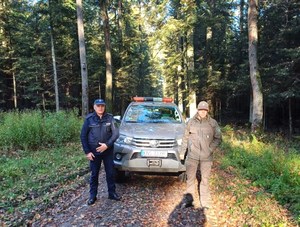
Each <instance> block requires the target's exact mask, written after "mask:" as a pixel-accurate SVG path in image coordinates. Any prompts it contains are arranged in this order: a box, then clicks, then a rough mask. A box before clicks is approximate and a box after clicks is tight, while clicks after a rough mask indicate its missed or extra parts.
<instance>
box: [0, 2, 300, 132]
mask: <svg viewBox="0 0 300 227" xmlns="http://www.w3.org/2000/svg"><path fill="white" fill-rule="evenodd" d="M299 37H300V3H299V1H297V0H272V1H271V0H270V1H268V0H266V1H257V0H249V1H245V0H230V1H229V0H195V1H191V0H171V1H166V0H155V1H154V0H138V1H136V0H132V1H128V0H125V1H121V0H111V1H104V0H99V1H93V0H85V1H83V2H81V0H77V1H76V2H75V1H71V0H63V1H62V0H48V1H45V0H14V1H10V0H1V3H0V41H1V44H0V45H1V48H0V75H1V76H0V108H1V110H2V111H11V110H15V109H16V110H24V109H40V110H49V111H55V110H56V111H58V110H60V109H72V108H78V112H79V115H80V114H82V115H85V114H86V113H87V112H89V111H91V106H92V102H93V100H94V99H95V98H98V97H101V98H104V99H106V101H107V103H108V106H107V107H108V110H109V111H110V112H112V113H113V114H122V113H123V112H124V110H125V108H126V106H127V105H128V103H129V102H130V100H131V98H132V97H133V96H154V97H161V96H166V97H172V98H173V99H174V100H175V103H176V104H178V105H179V106H180V107H181V108H182V111H183V113H184V114H185V115H186V116H187V117H190V116H189V115H190V109H192V108H193V105H194V106H195V104H196V103H198V102H199V101H201V100H207V101H209V103H210V105H211V106H212V111H211V112H212V115H213V116H214V117H215V118H216V119H217V120H218V121H219V122H220V123H221V124H222V123H233V124H235V125H247V124H249V123H251V124H252V126H253V124H257V125H258V126H260V127H263V128H264V129H265V130H268V131H274V132H280V133H288V134H289V135H294V134H299V133H300V105H299V104H300V38H299Z"/></svg>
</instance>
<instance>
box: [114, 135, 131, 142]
mask: <svg viewBox="0 0 300 227" xmlns="http://www.w3.org/2000/svg"><path fill="white" fill-rule="evenodd" d="M132 139H133V138H132V137H128V136H125V135H120V136H119V138H118V140H117V142H118V143H125V144H131V143H132Z"/></svg>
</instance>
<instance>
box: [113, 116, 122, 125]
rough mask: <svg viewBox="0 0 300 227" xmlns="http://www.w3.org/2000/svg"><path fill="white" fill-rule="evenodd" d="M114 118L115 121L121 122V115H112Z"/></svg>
mask: <svg viewBox="0 0 300 227" xmlns="http://www.w3.org/2000/svg"><path fill="white" fill-rule="evenodd" d="M114 119H115V121H116V122H117V123H121V116H119V115H118V116H114Z"/></svg>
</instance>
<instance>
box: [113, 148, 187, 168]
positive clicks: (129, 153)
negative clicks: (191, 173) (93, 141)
mask: <svg viewBox="0 0 300 227" xmlns="http://www.w3.org/2000/svg"><path fill="white" fill-rule="evenodd" d="M145 151H151V152H152V153H153V152H155V151H156V149H155V148H141V147H132V146H129V145H125V144H117V143H115V145H114V164H115V168H116V169H118V170H120V171H129V172H148V173H180V172H184V171H185V165H184V164H183V160H182V161H181V159H180V155H179V153H178V147H175V148H172V149H170V148H164V149H159V151H163V152H167V156H166V157H156V156H151V157H144V156H143V155H142V153H143V152H145Z"/></svg>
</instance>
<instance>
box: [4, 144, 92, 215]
mask: <svg viewBox="0 0 300 227" xmlns="http://www.w3.org/2000/svg"><path fill="white" fill-rule="evenodd" d="M87 172H88V164H87V160H86V158H85V156H84V155H83V152H82V150H81V147H80V146H79V144H67V145H66V146H64V147H61V148H53V149H41V150H39V151H34V152H32V151H24V152H22V153H19V156H18V157H17V158H16V157H1V159H0V180H1V184H0V198H1V200H0V207H1V208H3V209H4V211H5V213H6V214H7V215H5V217H1V219H2V218H3V219H4V220H6V221H8V220H9V219H11V215H13V213H14V212H20V213H24V214H26V213H28V212H29V211H30V210H31V209H34V207H36V206H39V205H40V204H41V203H43V204H44V205H45V206H47V204H48V203H49V204H50V203H51V201H52V200H53V198H54V197H56V196H58V195H59V194H60V193H62V192H63V191H65V190H67V188H68V186H70V182H72V181H76V180H77V178H79V177H80V176H82V175H84V174H86V173H87ZM10 214H11V215H10Z"/></svg>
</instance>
